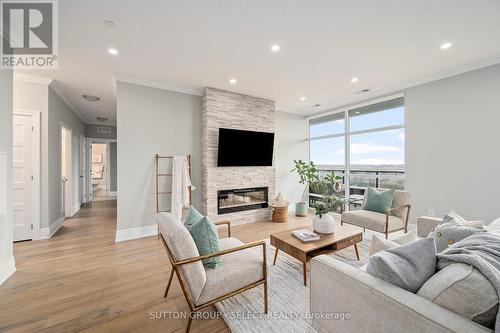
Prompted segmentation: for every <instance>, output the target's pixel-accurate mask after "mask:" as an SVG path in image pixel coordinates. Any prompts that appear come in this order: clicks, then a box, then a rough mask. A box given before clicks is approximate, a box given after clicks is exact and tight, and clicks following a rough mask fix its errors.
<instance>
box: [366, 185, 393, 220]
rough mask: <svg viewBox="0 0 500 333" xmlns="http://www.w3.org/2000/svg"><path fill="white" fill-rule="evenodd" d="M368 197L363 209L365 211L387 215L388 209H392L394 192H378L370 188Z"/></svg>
mask: <svg viewBox="0 0 500 333" xmlns="http://www.w3.org/2000/svg"><path fill="white" fill-rule="evenodd" d="M367 191H368V193H367V196H366V202H365V205H364V207H363V209H364V210H371V211H372V212H378V213H383V214H385V213H386V212H387V210H388V209H390V208H391V207H392V200H394V190H387V191H377V190H376V189H374V188H371V187H369V188H368V189H367Z"/></svg>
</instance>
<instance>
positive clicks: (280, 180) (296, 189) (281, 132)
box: [274, 111, 309, 211]
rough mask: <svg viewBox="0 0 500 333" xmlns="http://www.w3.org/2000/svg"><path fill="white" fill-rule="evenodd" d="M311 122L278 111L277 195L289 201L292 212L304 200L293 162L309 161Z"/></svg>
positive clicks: (276, 151) (276, 145) (276, 148)
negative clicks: (297, 203) (279, 194)
mask: <svg viewBox="0 0 500 333" xmlns="http://www.w3.org/2000/svg"><path fill="white" fill-rule="evenodd" d="M308 138H309V122H308V121H307V120H306V119H305V117H304V116H300V115H295V114H291V113H286V112H280V111H276V138H275V157H274V161H275V167H276V193H278V192H281V194H282V195H283V197H284V198H285V199H286V200H288V201H289V203H290V206H289V210H290V211H295V203H296V202H300V201H301V200H302V198H301V197H302V192H303V190H304V186H303V185H301V184H299V177H298V176H297V175H296V174H295V173H291V172H290V170H292V169H293V160H299V159H302V160H304V161H308V160H309V141H308Z"/></svg>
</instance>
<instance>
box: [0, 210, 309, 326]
mask: <svg viewBox="0 0 500 333" xmlns="http://www.w3.org/2000/svg"><path fill="white" fill-rule="evenodd" d="M309 223H310V221H309V220H308V218H306V217H304V218H297V217H292V216H291V217H290V221H289V222H287V223H269V222H267V221H263V222H256V223H252V224H246V225H239V226H233V227H232V228H231V230H232V234H233V236H235V237H238V238H239V239H241V240H242V241H243V242H245V243H248V242H251V241H255V240H261V239H267V238H268V237H269V235H270V234H272V233H276V232H280V231H283V230H289V229H295V228H303V227H304V226H306V225H307V224H309ZM115 231H116V201H98V202H94V203H92V204H90V205H86V206H84V207H83V208H82V209H80V211H79V212H78V213H77V214H75V216H74V217H72V218H69V219H67V220H66V221H65V222H64V224H63V226H62V227H61V228H60V229H59V231H58V232H57V233H56V234H55V235H54V236H53V237H52V238H51V239H48V240H39V241H30V242H22V243H15V244H14V256H15V259H16V267H17V270H16V272H15V273H14V274H13V275H12V276H11V277H10V278H9V279H8V280H7V281H6V282H5V283H4V284H3V285H2V286H0V332H45V333H56V332H80V331H84V332H87V333H88V332H106V333H108V332H162V333H169V332H184V331H185V329H186V325H187V318H186V319H184V318H183V319H174V318H172V317H170V318H167V317H165V315H166V316H168V314H170V315H173V313H172V312H188V311H189V309H188V305H187V303H186V300H185V298H184V295H183V294H182V290H181V288H180V285H179V282H178V280H177V278H174V279H173V281H172V286H171V288H170V292H169V295H168V297H167V299H163V293H164V291H165V286H166V283H167V279H168V276H169V273H170V270H171V266H170V263H169V261H168V257H167V255H166V252H165V250H164V248H163V245H162V243H161V241H159V240H158V239H157V238H156V237H149V238H142V239H138V240H133V241H127V242H121V243H116V244H115ZM225 233H226V232H225V229H221V230H220V231H219V234H220V236H221V237H225V236H224V234H225ZM207 311H209V312H210V311H213V308H212V309H209V310H207ZM151 313H154V314H157V315H162V316H164V317H162V318H160V319H151V318H150V316H151ZM207 331H212V332H229V328H228V327H227V325H226V323H225V322H224V320H223V319H222V318H210V319H194V320H193V324H192V326H191V332H193V333H195V332H207Z"/></svg>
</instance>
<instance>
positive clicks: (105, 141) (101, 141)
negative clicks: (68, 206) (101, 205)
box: [87, 138, 118, 201]
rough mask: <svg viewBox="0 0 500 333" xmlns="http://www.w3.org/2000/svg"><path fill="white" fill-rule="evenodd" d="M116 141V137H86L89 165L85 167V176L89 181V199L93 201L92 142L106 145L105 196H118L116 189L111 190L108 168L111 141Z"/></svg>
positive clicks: (109, 170) (109, 169)
mask: <svg viewBox="0 0 500 333" xmlns="http://www.w3.org/2000/svg"><path fill="white" fill-rule="evenodd" d="M112 142H115V143H117V142H118V140H117V139H103V138H87V155H88V156H87V160H88V161H89V167H88V169H87V178H88V179H89V183H90V189H89V193H90V195H89V196H90V200H91V201H94V195H93V191H92V174H91V169H92V156H91V155H92V149H91V146H92V144H105V145H106V196H107V197H116V196H118V191H111V168H110V163H109V162H110V158H111V145H110V144H111V143H112Z"/></svg>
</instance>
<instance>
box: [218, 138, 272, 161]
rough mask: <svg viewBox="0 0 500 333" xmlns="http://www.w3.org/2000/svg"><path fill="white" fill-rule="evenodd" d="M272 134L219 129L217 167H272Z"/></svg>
mask: <svg viewBox="0 0 500 333" xmlns="http://www.w3.org/2000/svg"><path fill="white" fill-rule="evenodd" d="M273 147H274V133H267V132H254V131H243V130H234V129H229V128H220V129H219V150H218V156H217V166H219V167H229V166H232V167H234V166H272V165H273Z"/></svg>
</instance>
